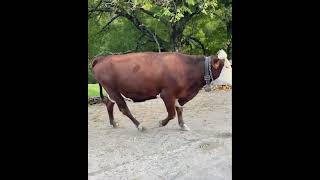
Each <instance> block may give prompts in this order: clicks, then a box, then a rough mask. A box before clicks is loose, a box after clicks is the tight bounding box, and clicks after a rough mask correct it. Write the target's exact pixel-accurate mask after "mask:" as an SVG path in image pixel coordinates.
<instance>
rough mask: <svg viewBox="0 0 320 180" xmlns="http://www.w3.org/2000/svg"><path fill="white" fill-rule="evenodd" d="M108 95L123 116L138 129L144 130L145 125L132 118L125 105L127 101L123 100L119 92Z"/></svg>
mask: <svg viewBox="0 0 320 180" xmlns="http://www.w3.org/2000/svg"><path fill="white" fill-rule="evenodd" d="M110 97H111V98H112V99H113V100H114V101H115V102H116V103H117V105H118V108H119V111H121V112H122V114H124V115H125V116H127V117H128V118H129V119H131V121H132V122H133V124H134V125H135V126H136V127H137V128H138V130H139V131H144V130H145V127H143V126H142V125H141V123H140V122H139V121H138V120H136V118H134V117H133V116H132V114H131V112H130V110H129V108H128V106H127V103H126V102H125V101H124V99H123V97H122V96H121V94H120V93H111V94H110Z"/></svg>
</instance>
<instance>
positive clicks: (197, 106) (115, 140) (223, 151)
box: [88, 90, 232, 180]
mask: <svg viewBox="0 0 320 180" xmlns="http://www.w3.org/2000/svg"><path fill="white" fill-rule="evenodd" d="M231 94H232V90H219V91H211V92H209V93H206V92H204V91H200V92H199V94H198V95H197V96H196V97H195V98H194V99H192V100H191V101H190V102H188V103H187V104H186V105H185V106H184V111H183V117H184V122H185V123H186V124H187V125H188V126H189V127H190V129H191V130H190V131H181V130H180V127H179V126H178V120H177V118H175V119H173V120H171V121H170V122H169V123H168V125H167V126H165V127H161V128H160V127H158V124H159V120H162V119H164V118H165V117H166V115H167V112H166V109H165V106H164V104H163V102H162V100H161V99H155V100H149V101H146V102H142V103H131V102H127V104H128V106H129V109H130V110H131V113H132V114H133V116H134V117H136V119H138V120H139V121H140V122H142V123H143V125H144V126H145V127H146V128H147V131H145V132H139V131H138V130H137V129H136V128H135V126H134V125H133V123H132V122H131V120H130V119H128V118H127V117H126V116H124V115H123V114H122V113H120V112H119V110H118V107H117V106H116V105H115V108H114V116H115V120H116V121H118V122H119V124H120V126H121V127H120V128H118V129H114V128H113V127H111V126H110V125H109V119H108V113H107V109H106V107H105V106H104V105H103V104H99V105H92V106H88V112H89V114H88V116H89V118H88V141H89V144H88V161H89V164H88V179H89V180H98V179H112V180H114V179H135V180H153V179H181V180H182V179H197V180H198V179H199V180H201V179H208V180H209V179H210V180H229V179H230V180H231V178H232V174H231V171H232V165H231V154H232V151H231V148H232V147H231V142H232V120H231V119H232V117H231V115H232V104H231V102H232V101H231V99H232V97H231Z"/></svg>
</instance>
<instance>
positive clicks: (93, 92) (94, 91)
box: [88, 84, 106, 97]
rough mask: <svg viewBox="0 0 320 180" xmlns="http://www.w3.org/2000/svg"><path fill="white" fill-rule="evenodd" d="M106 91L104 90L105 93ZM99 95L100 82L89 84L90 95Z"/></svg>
mask: <svg viewBox="0 0 320 180" xmlns="http://www.w3.org/2000/svg"><path fill="white" fill-rule="evenodd" d="M105 94H106V93H105V92H104V90H103V95H105ZM97 96H99V97H100V95H99V84H88V97H97Z"/></svg>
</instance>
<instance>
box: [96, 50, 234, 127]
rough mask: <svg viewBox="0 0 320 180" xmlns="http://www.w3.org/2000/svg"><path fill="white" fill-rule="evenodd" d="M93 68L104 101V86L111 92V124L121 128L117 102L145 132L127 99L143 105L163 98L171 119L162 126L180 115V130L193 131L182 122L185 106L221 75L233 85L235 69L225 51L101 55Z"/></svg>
mask: <svg viewBox="0 0 320 180" xmlns="http://www.w3.org/2000/svg"><path fill="white" fill-rule="evenodd" d="M92 68H93V73H94V76H95V78H96V80H97V81H98V82H99V85H100V96H101V98H102V99H103V98H104V97H103V94H102V87H103V88H104V89H105V90H106V92H107V96H108V98H106V99H104V103H105V104H106V106H107V110H108V114H109V120H110V124H111V125H112V126H113V127H115V128H116V127H118V123H117V122H115V121H114V117H113V107H114V103H117V105H118V108H119V110H120V111H121V112H122V113H123V114H124V115H126V116H127V117H128V118H130V119H131V120H132V122H133V123H134V124H135V126H136V127H137V128H138V130H141V131H143V130H144V129H145V128H144V127H143V126H142V125H141V124H140V122H139V121H137V120H136V119H135V118H134V117H133V116H132V114H131V112H130V110H129V108H128V106H127V104H126V102H125V100H124V97H126V98H129V99H131V100H132V101H133V102H143V101H146V100H150V99H155V98H157V97H158V95H160V97H161V98H162V100H163V102H164V104H165V106H166V109H167V112H168V116H167V118H165V119H164V120H162V121H160V127H161V126H165V125H167V123H168V122H169V121H170V120H171V119H173V118H174V117H175V115H176V112H177V116H178V122H179V125H180V127H181V128H182V130H189V128H188V126H187V125H186V124H185V123H184V121H183V119H182V110H183V109H182V106H183V105H184V104H186V103H187V102H188V101H190V100H191V99H192V98H193V97H195V96H196V95H197V93H198V92H199V90H200V89H201V88H203V87H204V86H205V85H206V86H205V90H206V91H209V90H210V86H209V85H210V83H211V82H212V81H213V80H216V79H217V78H218V77H219V76H220V74H221V76H220V77H222V75H224V79H222V80H221V82H224V83H229V84H231V66H230V62H229V61H228V59H227V55H226V53H225V52H224V51H223V50H220V51H219V52H218V54H217V55H216V56H209V57H204V56H191V55H185V54H180V53H154V52H145V53H131V54H125V55H112V56H100V57H97V58H95V59H94V61H93V64H92ZM101 86H102V87H101Z"/></svg>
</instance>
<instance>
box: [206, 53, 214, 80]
mask: <svg viewBox="0 0 320 180" xmlns="http://www.w3.org/2000/svg"><path fill="white" fill-rule="evenodd" d="M211 63H212V58H211V56H209V57H205V62H204V80H205V81H206V85H210V82H211V81H213V77H212V72H211Z"/></svg>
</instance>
